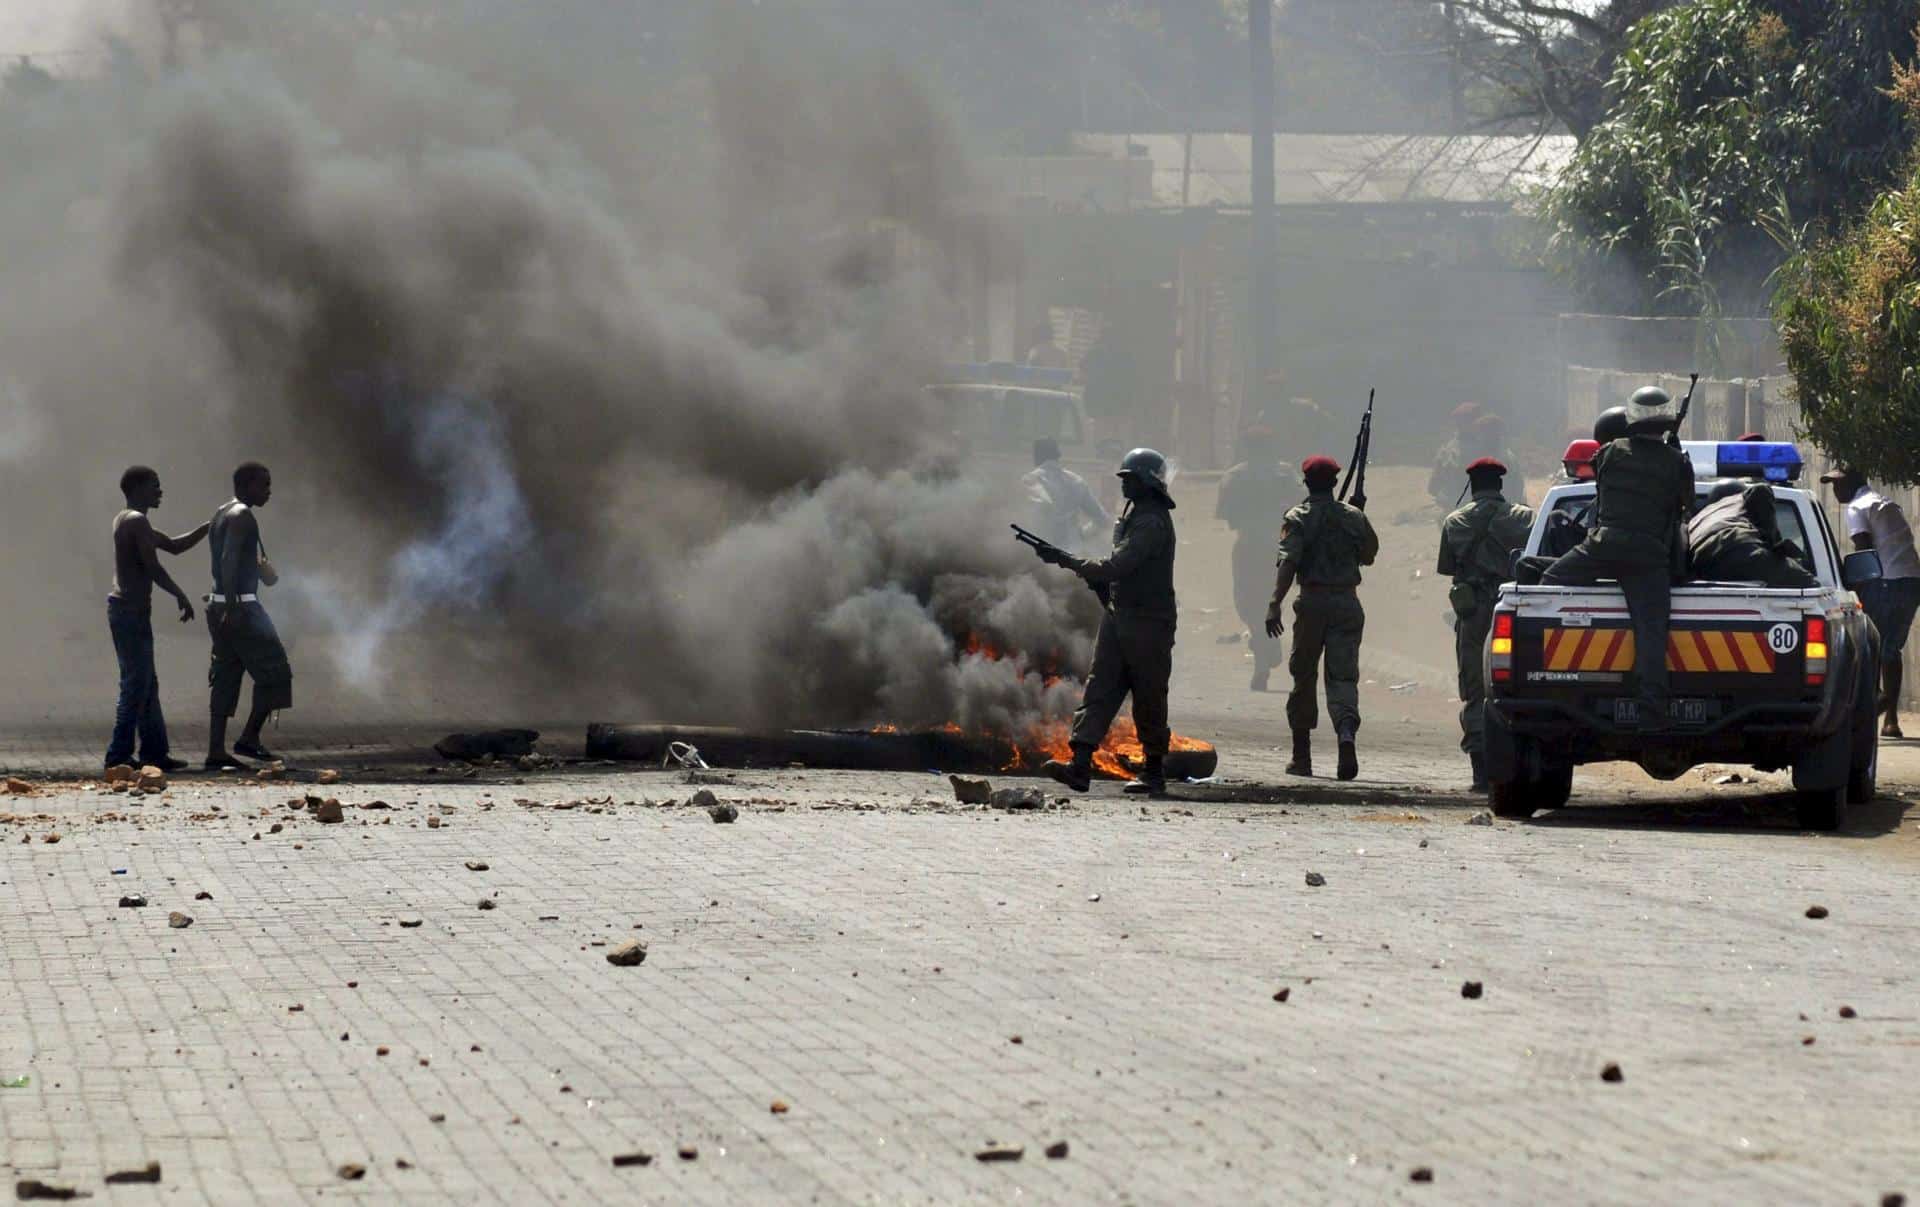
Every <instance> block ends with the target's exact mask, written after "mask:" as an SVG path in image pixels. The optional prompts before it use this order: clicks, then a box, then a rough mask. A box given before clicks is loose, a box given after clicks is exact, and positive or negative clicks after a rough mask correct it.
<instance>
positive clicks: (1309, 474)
mask: <svg viewBox="0 0 1920 1207" xmlns="http://www.w3.org/2000/svg"><path fill="white" fill-rule="evenodd" d="M1300 476H1301V477H1303V478H1337V477H1339V476H1340V463H1339V462H1338V461H1335V460H1334V459H1333V458H1332V457H1322V456H1319V455H1317V454H1316V455H1315V456H1312V457H1308V458H1307V459H1306V460H1305V461H1302V462H1301V463H1300Z"/></svg>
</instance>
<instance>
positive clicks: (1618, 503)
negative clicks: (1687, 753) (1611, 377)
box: [1541, 386, 1693, 729]
mask: <svg viewBox="0 0 1920 1207" xmlns="http://www.w3.org/2000/svg"><path fill="white" fill-rule="evenodd" d="M1672 402H1673V398H1672V396H1671V395H1669V394H1668V393H1667V392H1666V391H1665V390H1663V389H1661V388H1660V387H1658V386H1647V387H1645V388H1644V389H1641V390H1640V391H1639V392H1637V393H1635V394H1634V396H1633V398H1632V399H1631V400H1629V401H1628V403H1627V435H1626V437H1625V438H1624V439H1618V440H1615V441H1613V442H1612V443H1610V444H1607V445H1605V446H1603V447H1602V448H1601V449H1600V451H1599V452H1598V453H1597V454H1595V455H1594V458H1593V467H1594V473H1595V479H1594V481H1595V486H1596V488H1597V489H1596V498H1595V501H1594V518H1593V522H1592V524H1591V525H1590V527H1589V530H1588V532H1587V535H1586V539H1584V540H1582V541H1581V542H1580V544H1579V545H1578V546H1576V547H1575V548H1574V549H1572V550H1571V551H1569V552H1568V553H1566V554H1565V555H1564V556H1562V557H1560V558H1559V559H1557V560H1556V561H1555V562H1554V563H1553V564H1552V565H1550V566H1548V567H1547V569H1546V572H1545V573H1544V574H1543V575H1542V576H1541V581H1542V582H1545V583H1555V584H1564V585H1571V586H1591V585H1593V584H1594V583H1597V582H1599V581H1600V580H1601V579H1603V578H1611V579H1614V580H1616V581H1617V582H1619V584H1620V590H1621V591H1622V592H1623V593H1624V594H1625V595H1626V597H1627V616H1628V618H1629V620H1630V621H1631V622H1632V625H1633V650H1634V654H1633V669H1634V677H1635V678H1636V679H1637V680H1638V681H1639V693H1638V696H1639V725H1640V726H1641V727H1642V728H1646V729H1657V728H1660V727H1662V726H1664V725H1665V724H1666V722H1667V631H1668V627H1669V621H1670V619H1671V612H1672V606H1673V599H1672V589H1673V568H1674V564H1675V559H1676V555H1679V556H1682V557H1683V556H1684V546H1681V547H1679V548H1676V546H1680V543H1681V542H1682V541H1683V540H1684V537H1683V531H1684V530H1683V529H1682V527H1681V525H1682V523H1683V522H1684V521H1685V519H1686V517H1687V514H1688V512H1689V511H1690V510H1691V509H1692V506H1693V465H1692V463H1691V462H1690V461H1688V460H1687V455H1686V454H1685V453H1684V452H1682V451H1681V450H1680V448H1679V447H1678V446H1677V445H1676V444H1673V443H1670V442H1668V441H1667V439H1666V438H1665V437H1666V432H1667V430H1668V429H1669V428H1671V427H1672V426H1673V423H1674V416H1673V415H1672V414H1671V413H1670V411H1669V410H1668V407H1669V405H1670V404H1671V403H1672Z"/></svg>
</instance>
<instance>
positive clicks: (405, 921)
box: [400, 918, 426, 930]
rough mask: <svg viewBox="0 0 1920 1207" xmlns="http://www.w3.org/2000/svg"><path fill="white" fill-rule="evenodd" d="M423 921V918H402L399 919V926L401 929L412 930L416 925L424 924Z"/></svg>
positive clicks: (424, 920)
mask: <svg viewBox="0 0 1920 1207" xmlns="http://www.w3.org/2000/svg"><path fill="white" fill-rule="evenodd" d="M425 922H426V919H424V918H402V919H400V928H401V929H402V930H413V929H415V928H416V927H419V926H422V925H424V924H425Z"/></svg>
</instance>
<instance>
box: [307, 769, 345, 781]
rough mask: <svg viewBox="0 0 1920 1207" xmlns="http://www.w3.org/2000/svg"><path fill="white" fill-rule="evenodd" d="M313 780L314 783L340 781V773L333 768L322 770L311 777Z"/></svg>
mask: <svg viewBox="0 0 1920 1207" xmlns="http://www.w3.org/2000/svg"><path fill="white" fill-rule="evenodd" d="M313 782H314V783H316V784H337V783H339V782H340V773H339V772H338V771H333V770H327V771H322V772H321V773H320V774H318V775H316V776H314V777H313Z"/></svg>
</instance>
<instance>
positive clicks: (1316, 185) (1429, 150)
mask: <svg viewBox="0 0 1920 1207" xmlns="http://www.w3.org/2000/svg"><path fill="white" fill-rule="evenodd" d="M1186 139H1187V136H1185V135H1180V134H1079V135H1075V136H1074V142H1075V145H1076V149H1077V151H1078V152H1079V154H1081V155H1095V156H1105V157H1110V158H1115V159H1120V158H1144V159H1147V160H1149V161H1150V162H1151V163H1152V165H1153V169H1152V170H1153V178H1152V180H1153V183H1152V189H1151V197H1152V200H1151V201H1150V202H1146V201H1145V199H1139V200H1137V201H1136V202H1135V204H1143V203H1144V204H1150V205H1152V206H1156V207H1163V206H1178V205H1179V204H1180V203H1181V179H1182V175H1183V168H1184V167H1185V165H1186ZM1192 139H1193V158H1192V162H1191V167H1190V175H1189V176H1188V178H1187V181H1186V203H1187V204H1188V205H1196V206H1215V205H1217V206H1224V207H1229V208H1244V207H1246V206H1248V205H1251V204H1252V202H1253V197H1252V180H1253V169H1252V159H1253V139H1252V138H1251V136H1249V135H1245V134H1195V135H1192ZM1131 148H1144V154H1140V153H1136V152H1135V151H1134V150H1132V149H1131ZM1273 148H1274V153H1273V164H1274V173H1273V175H1274V200H1275V201H1276V202H1277V203H1279V204H1281V205H1328V204H1336V203H1341V202H1350V203H1363V204H1364V203H1391V202H1421V201H1429V202H1445V203H1450V204H1458V205H1471V204H1476V203H1486V202H1498V201H1513V200H1515V199H1517V198H1518V197H1519V196H1520V195H1521V194H1522V192H1523V191H1524V190H1525V189H1527V188H1530V187H1533V186H1536V185H1540V184H1544V183H1545V182H1546V181H1547V180H1549V179H1550V178H1551V177H1552V175H1553V174H1554V173H1556V172H1557V171H1559V169H1560V168H1561V167H1562V166H1564V165H1565V164H1566V162H1567V160H1568V159H1569V158H1571V157H1572V155H1573V150H1574V140H1573V138H1572V137H1571V136H1568V135H1546V136H1533V135H1506V134H1495V135H1475V136H1466V135H1461V136H1446V135H1425V134H1420V135H1398V134H1357V135H1356V134H1279V135H1275V136H1274V140H1273Z"/></svg>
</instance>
